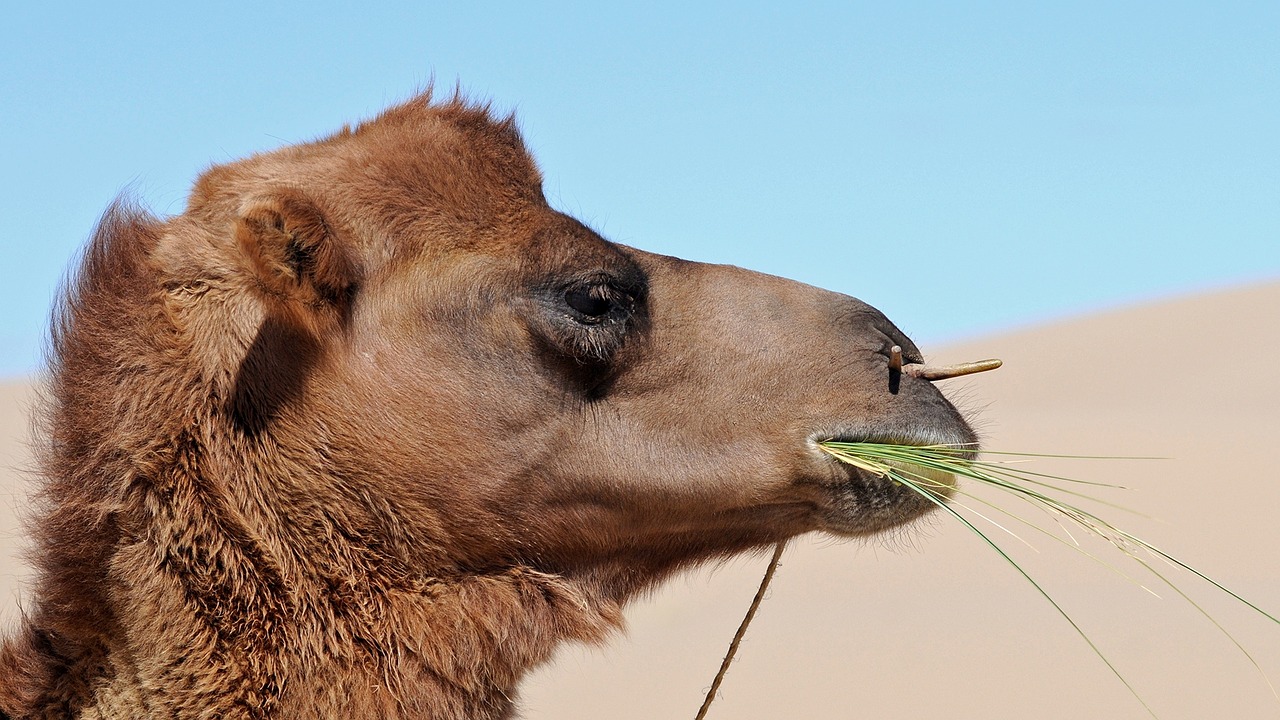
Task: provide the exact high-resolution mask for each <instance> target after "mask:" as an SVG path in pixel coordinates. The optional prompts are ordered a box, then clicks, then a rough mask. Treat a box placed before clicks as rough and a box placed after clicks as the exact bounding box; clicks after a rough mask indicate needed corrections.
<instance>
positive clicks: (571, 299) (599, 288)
mask: <svg viewBox="0 0 1280 720" xmlns="http://www.w3.org/2000/svg"><path fill="white" fill-rule="evenodd" d="M609 290H610V288H609V287H608V286H607V285H594V286H590V287H579V288H572V289H570V290H568V291H566V292H565V294H564V301H565V303H566V304H567V305H568V306H569V307H571V308H573V309H574V310H575V311H577V312H579V313H581V314H582V315H584V316H586V318H588V319H590V320H596V321H598V320H602V319H604V317H605V316H606V315H608V314H609V312H610V311H611V310H613V308H614V303H613V300H612V299H611V298H610V297H609V296H610V295H611V294H612V293H610V292H609Z"/></svg>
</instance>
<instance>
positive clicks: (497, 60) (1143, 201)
mask: <svg viewBox="0 0 1280 720" xmlns="http://www.w3.org/2000/svg"><path fill="white" fill-rule="evenodd" d="M780 5H781V4H778V5H766V4H759V3H701V4H698V3H690V2H681V3H669V2H651V3H648V4H644V5H642V6H636V7H622V6H613V5H611V4H605V3H598V2H590V3H587V2H583V3H541V4H534V3H520V4H517V3H501V2H489V3H465V4H464V3H456V4H452V5H451V6H445V7H432V6H431V4H429V3H423V4H407V3H405V4H401V5H382V6H376V7H372V8H369V7H357V4H355V3H349V2H344V3H331V2H323V1H322V2H308V3H299V4H271V3H264V2H255V3H246V2H231V3H217V4H215V3H172V2H170V3H130V2H118V3H92V4H90V3H85V4H80V3H60V2H48V3H44V4H36V3H22V4H18V5H16V6H14V7H11V8H8V9H6V11H5V27H6V28H7V29H6V30H5V32H4V40H3V42H0V107H2V109H3V117H4V132H3V133H2V134H0V135H2V137H0V160H3V169H2V170H0V243H3V251H4V258H5V262H4V263H3V264H2V266H0V272H2V273H3V277H2V278H0V280H2V282H0V293H3V297H0V302H3V305H4V307H5V308H6V311H5V313H4V315H3V320H0V376H12V375H16V374H21V373H26V372H29V371H31V370H33V369H34V368H36V367H37V366H38V365H39V362H40V346H41V342H42V338H43V335H44V332H45V325H46V321H47V313H48V307H49V303H50V301H51V298H52V297H53V294H54V292H55V289H56V287H57V284H58V282H59V280H60V278H61V277H62V276H63V274H64V272H65V268H66V267H67V266H68V263H69V262H70V260H71V259H72V258H73V257H74V255H75V252H76V250H77V248H78V247H79V246H80V245H81V244H82V243H83V242H84V239H85V238H86V237H87V236H88V234H89V232H90V229H91V227H92V225H93V223H94V222H95V220H96V218H97V216H98V215H99V213H101V211H102V210H103V208H105V207H106V205H107V204H108V203H110V202H111V200H112V199H113V198H114V197H115V196H116V195H118V194H119V193H121V192H122V191H127V192H129V193H132V194H133V195H134V196H136V197H138V198H139V199H140V200H141V201H142V202H143V203H144V204H146V205H147V206H149V207H151V208H152V209H153V210H154V211H156V212H158V213H161V214H168V213H178V212H181V210H182V207H183V203H184V198H185V195H186V192H187V189H188V188H189V186H190V183H191V181H192V180H193V178H194V177H195V176H196V174H197V173H198V172H200V171H201V170H202V169H203V168H205V167H207V166H208V165H209V164H211V163H216V162H220V161H224V160H229V159H232V158H236V157H240V156H243V155H245V154H247V153H252V152H255V151H259V150H265V149H270V148H273V147H277V146H279V145H281V144H284V143H289V142H296V141H300V140H306V139H309V138H314V137H317V136H320V135H323V134H326V133H328V132H330V131H332V130H335V129H337V128H338V127H340V126H341V125H342V124H343V123H345V122H349V121H354V120H358V119H361V118H365V117H369V116H370V115H372V114H374V113H376V112H377V111H378V110H379V109H381V108H382V107H384V106H386V105H387V104H389V103H392V102H395V101H397V100H401V99H404V98H406V97H407V96H409V95H410V94H412V93H413V92H414V91H415V90H416V89H418V88H420V87H422V86H423V85H425V84H426V83H427V82H428V81H429V80H430V79H431V78H432V77H434V78H436V81H437V83H438V84H440V85H445V86H450V87H451V86H452V85H453V83H454V82H455V81H457V82H460V83H461V85H462V86H463V88H464V89H466V90H467V91H468V92H469V93H470V94H472V95H473V96H475V97H480V98H489V99H492V100H493V101H494V102H495V104H496V105H497V106H498V107H499V108H502V109H510V110H515V111H516V112H517V114H518V117H519V118H520V122H521V126H522V127H523V129H524V131H525V134H526V139H527V141H528V142H529V145H530V146H531V148H532V149H533V151H534V153H535V154H536V155H537V157H538V159H539V162H540V164H541V166H542V168H543V170H544V174H545V176H546V180H547V183H546V191H547V195H548V197H549V198H550V199H551V201H552V203H553V204H555V205H556V206H558V207H560V208H561V209H563V210H566V211H568V212H571V213H573V214H575V215H577V216H579V217H580V218H582V219H583V220H585V221H586V222H588V223H589V224H591V225H592V226H593V227H595V228H596V229H598V230H600V231H601V232H603V233H604V234H605V235H606V236H607V237H610V238H611V239H614V240H617V241H619V242H624V243H627V244H631V245H635V246H638V247H642V248H645V249H648V250H654V251H658V252H664V253H669V254H674V255H680V256H682V257H687V258H690V259H695V260H705V261H716V262H728V263H733V264H737V265H743V266H745V267H750V268H753V269H757V270H762V271H765V272H770V273H775V274H779V275H785V276H788V277H792V278H796V279H799V280H803V281H805V282H809V283H813V284H817V285H821V286H824V287H828V288H831V289H834V290H839V291H841V292H846V293H849V294H853V295H856V296H858V297H861V298H862V299H864V300H866V301H868V302H871V303H872V304H874V305H876V306H878V307H880V308H881V309H883V310H885V311H886V312H887V313H888V314H889V315H890V317H892V318H893V319H894V320H895V321H897V322H898V324H899V325H901V326H902V327H903V328H904V329H905V330H907V332H908V333H910V334H912V335H913V336H915V337H916V339H917V340H922V341H924V342H925V343H926V345H927V344H929V343H937V342H942V341H946V340H948V339H954V338H959V337H963V336H966V335H971V334H974V333H979V332H987V331H992V330H998V329H1001V328H1005V327H1010V326H1014V325H1021V324H1027V323H1032V322H1037V321H1040V320H1043V319H1045V318H1049V317H1055V316H1061V315H1064V314H1070V313H1075V312H1081V311H1086V310H1091V309H1096V308H1101V307H1107V306H1111V305H1115V304H1121V303H1128V302H1133V301H1137V300H1143V299H1148V298H1158V297H1163V296H1167V295H1170V294H1175V293H1181V292H1189V291H1201V290H1204V289H1207V288H1213V287H1219V286H1223V285H1229V284H1235V283H1241V282H1252V281H1258V280H1274V279H1280V3H1276V2H1261V3H1256V4H1250V3H1230V2H1225V3H1169V2H1160V3H1155V2H1152V3H1142V2H1126V3H1112V2H1106V3H1087V2H1076V3H1057V4H1054V5H1053V6H1051V7H1043V6H1040V5H1039V4H1033V3H1020V2H1019V3H1013V2H1010V3H975V4H958V3H911V2H908V3H884V2H876V3H858V2H844V3H832V4H822V3H809V4H800V5H796V6H792V7H788V8H786V9H781V7H780ZM1277 310H1278V311H1280V309H1277ZM1277 316H1278V317H1280V312H1278V313H1277ZM927 349H928V348H927V347H926V351H927ZM1196 352H1199V351H1198V350H1196Z"/></svg>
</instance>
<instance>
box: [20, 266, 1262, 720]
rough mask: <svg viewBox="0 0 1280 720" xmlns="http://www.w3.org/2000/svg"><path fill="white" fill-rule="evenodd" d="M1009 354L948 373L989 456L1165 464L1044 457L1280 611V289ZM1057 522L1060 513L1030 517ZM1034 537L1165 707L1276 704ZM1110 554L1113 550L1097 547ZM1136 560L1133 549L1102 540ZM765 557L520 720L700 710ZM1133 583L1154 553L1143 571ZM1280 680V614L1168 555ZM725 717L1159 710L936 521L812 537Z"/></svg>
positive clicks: (667, 615)
mask: <svg viewBox="0 0 1280 720" xmlns="http://www.w3.org/2000/svg"><path fill="white" fill-rule="evenodd" d="M990 356H995V357H1001V358H1003V359H1004V360H1005V361H1006V367H1005V368H1004V369H1002V370H1000V371H999V372H996V373H989V374H987V375H985V376H978V377H975V378H974V379H971V380H966V381H949V382H950V383H951V384H950V385H949V387H948V391H949V392H950V393H951V394H952V395H953V396H954V397H957V398H958V400H959V402H960V403H961V405H962V406H963V407H965V408H966V409H968V410H970V411H971V412H974V413H975V414H976V416H977V418H978V425H979V427H980V428H981V430H982V431H983V433H984V435H985V439H986V444H987V445H988V446H989V447H992V448H1001V449H1012V450H1030V451H1040V452H1052V453H1072V454H1090V455H1099V454H1100V455H1147V456H1163V457H1168V458H1171V459H1168V460H1151V461H1044V462H1042V463H1039V464H1038V465H1037V467H1043V469H1045V470H1046V471H1047V472H1061V473H1066V474H1071V475H1072V476H1073V477H1078V478H1081V479H1088V480H1094V481H1101V482H1119V483H1121V484H1124V485H1126V486H1128V487H1129V488H1131V489H1130V490H1127V491H1123V492H1113V493H1109V494H1108V495H1107V498H1108V499H1109V500H1113V501H1115V502H1118V503H1121V504H1124V505H1126V506H1129V507H1133V508H1136V509H1139V510H1141V511H1142V512H1143V513H1145V514H1147V515H1150V516H1151V517H1141V516H1137V515H1132V514H1126V513H1124V512H1122V511H1118V510H1112V509H1110V508H1105V507H1102V508H1100V509H1099V514H1102V515H1103V516H1104V517H1107V518H1110V519H1113V520H1115V521H1117V523H1118V524H1120V525H1122V526H1123V527H1125V528H1126V529H1129V530H1131V531H1132V532H1134V533H1135V534H1137V535H1139V536H1141V537H1144V538H1146V539H1147V540H1150V541H1151V542H1153V543H1154V544H1156V545H1158V546H1160V547H1163V548H1164V549H1165V550H1167V551H1169V552H1171V553H1172V554H1174V555H1176V556H1178V557H1180V558H1182V559H1184V560H1186V561H1188V562H1189V563H1191V564H1192V565H1194V566H1196V567H1197V568H1200V569H1201V570H1204V571H1205V572H1207V573H1209V574H1210V575H1212V576H1214V577H1215V578H1217V579H1219V580H1221V581H1222V582H1223V583H1224V584H1226V585H1228V586H1229V587H1232V588H1234V589H1236V590H1238V591H1239V592H1241V593H1242V594H1243V595H1245V596H1246V597H1249V598H1251V599H1254V600H1255V601H1256V602H1258V603H1260V604H1261V605H1263V606H1264V607H1265V608H1267V609H1269V610H1270V611H1271V612H1272V613H1273V614H1275V613H1277V612H1280V573H1278V572H1277V568H1278V567H1280V529H1277V528H1280V524H1278V523H1277V520H1276V514H1277V512H1278V511H1280V473H1278V472H1277V471H1276V469H1275V463H1274V461H1273V458H1272V456H1271V454H1270V453H1271V450H1272V448H1273V447H1275V446H1276V445H1277V438H1278V437H1280V375H1278V374H1277V373H1274V372H1268V371H1267V370H1268V369H1269V368H1272V367H1274V366H1276V364H1277V362H1278V361H1280V283H1272V284H1267V285H1262V286H1254V287H1248V288H1243V289H1236V290H1231V291H1227V292H1221V293H1214V294H1206V295H1201V296H1195V297H1189V298H1184V299H1180V300H1175V301H1169V302H1162V303H1158V304H1151V305H1146V306H1141V307H1135V308H1128V309H1123V310H1119V311H1113V312H1108V313H1104V314H1099V315H1093V316H1088V317H1083V318H1079V319H1075V320H1069V321H1063V322H1058V323H1053V324H1051V325H1047V326H1044V327H1038V328H1033V329H1028V330H1025V331H1021V332H1014V333H1009V334H1005V335H1000V336H996V337H990V338H983V339H979V340H975V341H973V342H970V343H965V344H963V345H958V346H953V347H948V348H943V349H940V350H938V351H937V352H935V353H933V355H932V357H931V359H932V360H937V361H942V362H952V361H960V360H969V359H976V358H980V357H990ZM28 397H29V390H28V389H27V388H26V387H24V386H21V385H9V386H3V387H0V433H3V435H2V436H0V463H2V464H3V465H4V466H5V467H6V468H12V467H14V466H21V465H23V464H24V463H25V462H27V461H26V460H25V459H24V455H23V449H22V445H21V443H20V442H19V440H20V439H21V438H22V437H24V434H25V432H26V430H25V424H24V422H23V421H22V416H21V413H20V411H19V408H20V407H21V406H22V405H23V403H25V402H27V400H26V398H28ZM0 487H3V488H4V489H3V490H2V491H0V501H2V502H0V541H3V543H4V547H3V548H2V550H3V552H5V553H6V557H8V558H10V559H9V560H8V561H7V562H5V563H4V564H3V566H0V596H2V597H3V598H4V601H5V604H6V617H11V615H12V611H13V607H14V602H13V600H12V599H11V598H14V597H16V596H15V594H14V593H15V590H16V588H17V587H18V585H19V583H20V581H21V579H22V577H23V572H24V570H23V569H22V567H21V566H20V565H19V564H18V563H17V561H16V560H14V559H13V555H14V553H15V548H16V545H15V538H16V535H15V532H14V530H13V522H12V510H13V509H14V508H15V507H18V506H20V504H21V502H22V500H21V496H22V488H21V486H20V484H19V483H18V480H17V476H16V475H15V474H14V473H12V472H7V471H6V474H5V475H4V476H3V485H0ZM1022 514H1023V515H1025V516H1027V517H1035V519H1037V521H1038V522H1039V524H1040V525H1041V526H1043V527H1046V528H1052V527H1053V521H1052V520H1051V519H1048V518H1046V517H1043V516H1035V515H1034V514H1029V513H1027V512H1025V511H1023V512H1022ZM1001 520H1002V522H1003V523H1004V524H1006V525H1007V526H1008V527H1009V528H1010V529H1017V530H1018V532H1019V535H1021V536H1022V537H1024V538H1025V539H1026V540H1027V541H1029V542H1031V543H1032V544H1034V545H1035V546H1036V548H1037V549H1038V552H1034V551H1032V550H1030V549H1028V548H1027V547H1026V546H1025V545H1023V544H1022V543H1020V542H1019V541H1018V540H1016V539H1013V538H1011V537H1009V536H1007V535H1004V534H1003V533H1001V532H1000V531H999V530H992V531H991V536H992V537H993V539H996V540H997V541H999V542H1001V543H1002V545H1004V546H1005V547H1006V548H1007V549H1008V550H1009V551H1010V552H1011V554H1014V555H1015V556H1016V557H1017V558H1018V559H1019V560H1020V561H1022V562H1024V567H1026V568H1027V570H1028V572H1030V573H1031V574H1032V575H1033V576H1034V577H1036V578H1037V579H1038V580H1040V581H1042V583H1043V585H1044V587H1045V588H1046V590H1048V591H1049V592H1050V593H1051V594H1052V595H1053V596H1054V597H1055V598H1056V599H1057V600H1058V601H1059V602H1060V603H1061V605H1062V607H1063V608H1065V609H1066V610H1067V612H1069V613H1070V614H1071V615H1072V617H1073V618H1075V620H1076V621H1077V622H1078V624H1079V625H1080V627H1081V628H1083V629H1084V631H1085V632H1087V633H1088V634H1089V636H1090V637H1091V638H1092V639H1093V641H1094V642H1095V643H1096V644H1097V646H1098V648H1099V649H1100V650H1101V651H1102V652H1103V653H1105V654H1106V656H1107V657H1108V658H1109V659H1110V660H1111V661H1112V663H1113V664H1114V665H1115V667H1116V668H1117V669H1118V670H1119V671H1120V672H1121V673H1122V674H1123V675H1124V676H1125V677H1126V678H1127V679H1128V680H1129V682H1130V683H1131V684H1132V686H1133V687H1134V688H1135V690H1136V691H1137V692H1138V693H1139V694H1140V695H1141V696H1142V697H1143V699H1145V700H1146V701H1147V702H1148V703H1149V704H1150V706H1151V707H1152V709H1153V710H1154V711H1155V713H1156V714H1158V715H1159V716H1160V717H1162V718H1197V719H1198V718H1209V717H1215V718H1217V717H1223V718H1234V719H1239V720H1244V719H1251V718H1275V717H1277V716H1280V701H1278V700H1277V699H1276V698H1275V697H1274V696H1273V695H1272V692H1271V691H1270V690H1269V689H1268V687H1267V683H1266V681H1265V680H1264V679H1263V677H1262V675H1261V674H1260V673H1259V671H1258V669H1257V668H1255V667H1254V666H1253V665H1252V664H1251V662H1250V660H1249V659H1248V658H1247V657H1246V656H1245V655H1244V654H1242V653H1241V652H1240V651H1239V650H1238V649H1237V648H1236V647H1235V646H1234V645H1233V643H1232V641H1231V640H1230V639H1228V638H1227V637H1225V636H1224V635H1223V634H1222V633H1221V632H1219V631H1218V630H1217V629H1215V628H1214V626H1213V625H1212V624H1211V623H1210V622H1208V621H1207V620H1206V619H1205V618H1204V617H1203V616H1202V615H1200V614H1198V612H1197V611H1196V610H1195V609H1194V608H1193V607H1191V606H1190V605H1189V604H1188V603H1186V602H1185V601H1183V600H1182V598H1180V597H1179V596H1178V594H1177V592H1175V591H1171V590H1169V588H1168V587H1167V586H1162V584H1161V582H1160V581H1159V580H1158V579H1153V578H1152V577H1151V576H1150V575H1149V574H1147V575H1143V576H1142V578H1141V579H1142V582H1144V583H1145V584H1146V585H1147V586H1148V587H1150V589H1151V590H1153V591H1155V592H1157V593H1158V594H1159V595H1160V596H1161V597H1160V598H1159V599H1157V598H1155V597H1152V596H1151V595H1150V594H1148V593H1147V592H1144V591H1143V590H1142V589H1141V588H1140V587H1138V586H1137V585H1136V584H1134V583H1132V582H1130V581H1129V580H1126V579H1125V578H1124V577H1122V576H1121V575H1119V574H1118V573H1116V572H1113V571H1112V570H1110V569H1108V568H1107V567H1105V566H1103V565H1101V564H1098V563H1095V562H1093V561H1091V560H1088V559H1087V558H1084V557H1083V556H1081V555H1080V554H1078V553H1076V552H1075V551H1073V550H1072V549H1070V548H1069V547H1066V546H1065V545H1061V544H1057V543H1055V542H1054V541H1053V540H1050V539H1049V538H1048V537H1047V536H1045V535H1041V534H1038V533H1037V531H1035V530H1030V529H1027V528H1026V527H1025V526H1017V521H1015V520H1009V519H1007V518H1001ZM1089 547H1090V549H1092V550H1095V551H1098V550H1106V549H1107V548H1105V547H1104V548H1099V547H1098V546H1096V545H1093V546H1089ZM1103 555H1104V556H1105V558H1106V559H1108V560H1109V561H1114V562H1115V563H1116V564H1117V567H1121V564H1120V563H1121V561H1122V560H1123V557H1122V556H1120V555H1119V554H1118V553H1110V554H1105V553H1103ZM763 565H764V560H763V558H756V559H740V560H737V561H734V562H731V563H728V564H726V565H724V566H722V567H718V568H715V569H711V570H703V571H699V572H695V573H691V574H689V575H687V576H685V577H682V578H680V579H677V580H676V581H674V582H673V583H671V584H670V585H669V586H667V587H666V588H664V589H663V591H662V592H660V593H659V594H657V595H656V596H655V597H654V598H652V599H650V600H648V601H645V602H643V603H639V604H637V605H636V606H635V607H633V608H632V609H631V612H630V613H629V622H630V632H629V633H628V635H627V636H626V637H624V638H618V639H617V640H616V641H615V642H614V643H612V644H611V645H609V646H608V647H606V648H602V649H589V648H571V649H567V650H565V651H563V652H562V653H560V655H559V657H558V659H557V661H556V662H555V663H554V664H553V665H552V666H550V667H548V668H546V669H544V670H542V671H540V672H539V673H537V675H536V676H535V677H534V678H533V679H532V681H531V682H530V683H529V684H528V685H527V686H526V690H525V693H524V706H525V708H526V709H525V714H524V716H525V717H526V718H528V719H529V720H540V719H542V718H600V717H608V718H617V719H623V718H646V719H647V718H690V717H692V716H693V714H694V712H695V711H696V709H697V707H698V705H699V703H700V702H701V696H702V693H703V692H704V691H705V688H706V687H707V685H708V684H709V681H710V678H711V676H712V675H713V674H714V672H715V669H716V667H717V665H718V663H719V660H720V656H721V654H722V652H723V650H724V646H725V644H726V643H727V642H728V640H729V638H730V636H731V635H732V633H733V630H734V628H735V627H736V625H737V623H738V621H739V619H740V617H741V613H742V611H743V610H744V609H745V607H746V605H747V603H748V602H749V600H750V598H751V595H752V593H753V592H754V589H755V584H756V583H757V582H758V579H759V573H760V572H761V571H762V570H763ZM1124 567H1125V570H1126V572H1129V573H1131V574H1133V575H1134V576H1135V577H1137V576H1139V575H1142V573H1141V568H1140V567H1133V566H1131V565H1130V566H1124ZM1159 567H1160V570H1161V572H1162V573H1165V574H1166V575H1167V576H1169V577H1174V578H1177V579H1178V584H1179V586H1180V587H1182V588H1184V589H1186V590H1187V591H1188V592H1189V593H1190V594H1191V595H1192V596H1193V597H1194V598H1195V599H1196V601H1197V602H1200V603H1201V605H1202V607H1204V608H1205V609H1206V610H1207V611H1208V612H1210V613H1211V614H1212V615H1213V616H1214V617H1216V618H1218V619H1219V620H1221V621H1222V622H1223V624H1224V625H1225V626H1226V627H1227V628H1228V629H1229V630H1230V631H1231V632H1232V633H1233V634H1234V635H1235V637H1236V639H1238V640H1239V641H1240V643H1241V644H1242V645H1244V646H1245V647H1246V648H1248V650H1249V651H1250V652H1251V653H1252V654H1253V657H1254V658H1255V659H1256V660H1257V662H1258V664H1259V665H1260V666H1261V668H1262V669H1263V670H1265V671H1266V672H1267V673H1268V674H1270V675H1272V676H1274V677H1275V678H1277V680H1276V681H1277V682H1278V683H1280V626H1276V625H1274V624H1270V623H1268V622H1267V621H1265V620H1262V619H1260V618H1258V617H1257V616H1256V615H1255V614H1252V613H1250V612H1249V611H1247V610H1246V609H1243V608H1242V607H1241V606H1240V605H1239V604H1238V603H1234V602H1232V601H1230V600H1229V599H1228V598H1225V597H1223V596H1222V594H1221V593H1218V592H1216V591H1214V590H1212V589H1211V588H1207V587H1206V586H1205V584H1204V583H1201V582H1197V581H1195V579H1194V578H1192V577H1189V576H1187V575H1186V574H1185V573H1181V572H1177V571H1175V570H1173V569H1170V568H1168V567H1167V566H1163V565H1161V566H1159ZM711 716H712V717H715V718H782V717H814V718H818V717H822V718H827V717H830V718H983V719H988V720H989V719H992V718H1018V719H1025V718H1045V719H1048V718H1081V717H1090V718H1108V719H1110V718H1143V717H1149V715H1148V713H1147V712H1146V711H1145V710H1144V709H1143V707H1142V705H1141V704H1140V703H1139V702H1138V701H1137V700H1135V699H1134V697H1133V695H1132V694H1131V693H1130V692H1129V691H1128V690H1127V689H1126V688H1125V686H1124V684H1122V683H1121V682H1120V681H1119V680H1118V679H1117V678H1116V677H1115V675H1113V674H1112V673H1111V671H1110V670H1109V669H1108V668H1107V666H1106V665H1105V664H1104V663H1103V662H1102V661H1101V660H1100V659H1099V658H1098V656H1097V655H1095V654H1094V653H1093V651H1092V650H1090V648H1089V646H1088V645H1087V644H1086V643H1085V642H1084V641H1083V640H1082V639H1081V638H1080V636H1079V635H1077V634H1076V633H1075V631H1074V630H1072V628H1071V626H1070V625H1069V624H1068V623H1067V622H1066V621H1064V620H1063V619H1062V617H1061V616H1059V615H1057V614H1056V613H1055V611H1054V609H1053V607H1052V606H1051V605H1049V604H1048V603H1047V602H1046V601H1045V600H1044V598H1043V597H1041V596H1040V595H1038V593H1037V592H1036V590H1035V589H1034V588H1032V587H1031V586H1030V585H1029V584H1028V583H1027V582H1026V581H1025V580H1023V579H1022V578H1021V577H1020V576H1018V575H1017V573H1016V572H1015V571H1014V570H1013V569H1012V568H1010V567H1009V566H1008V565H1007V564H1005V563H1004V562H1003V561H1001V560H1000V559H999V558H998V557H997V556H996V555H995V554H994V553H993V552H992V551H991V550H990V549H989V548H987V547H985V546H983V545H982V543H981V541H979V540H977V539H976V538H975V537H974V536H973V535H972V534H970V533H968V532H967V531H966V530H965V529H964V528H962V527H960V526H959V525H958V524H957V523H955V522H947V518H944V517H940V516H939V517H935V518H933V519H932V521H930V522H928V523H925V524H923V525H920V526H917V527H915V528H913V529H911V530H910V531H908V532H904V533H900V534H897V535H894V536H893V537H889V538H884V539H881V540H877V541H869V542H862V543H836V542H833V541H830V540H824V539H820V538H807V539H803V540H801V541H797V542H796V543H794V544H793V547H792V548H791V549H790V550H789V551H788V554H787V556H786V558H785V559H784V561H783V566H782V568H781V569H780V570H779V572H778V576H777V578H776V580H775V585H774V589H773V590H772V592H771V595H770V597H769V599H768V601H767V602H766V603H765V605H764V607H763V608H762V609H761V611H760V614H759V616H758V617H757V620H756V623H755V625H754V626H753V627H752V630H751V633H750V634H749V635H748V638H747V641H746V642H745V644H744V645H743V648H742V651H741V655H740V659H739V661H738V663H737V664H736V665H735V667H734V669H733V670H732V672H731V673H730V675H729V677H728V680H727V681H726V683H725V685H724V687H723V688H722V697H721V698H720V700H719V701H718V704H717V705H716V706H715V707H714V708H713V709H712V713H711Z"/></svg>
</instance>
